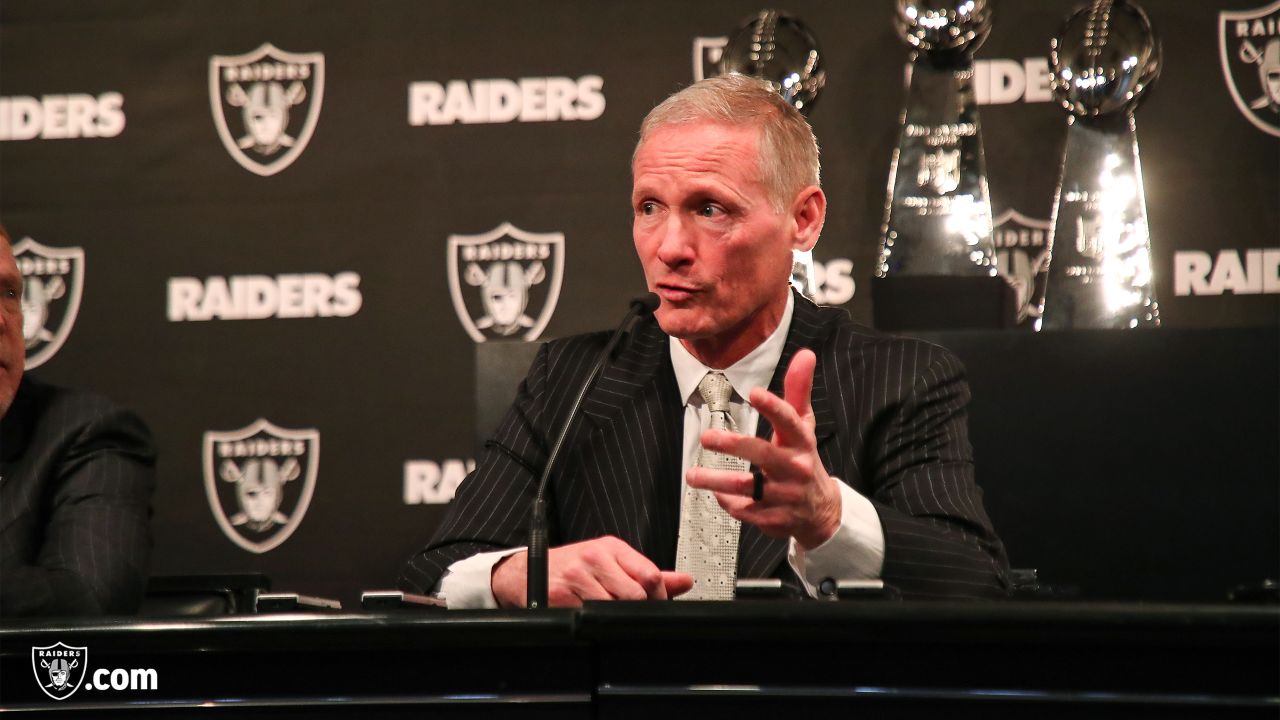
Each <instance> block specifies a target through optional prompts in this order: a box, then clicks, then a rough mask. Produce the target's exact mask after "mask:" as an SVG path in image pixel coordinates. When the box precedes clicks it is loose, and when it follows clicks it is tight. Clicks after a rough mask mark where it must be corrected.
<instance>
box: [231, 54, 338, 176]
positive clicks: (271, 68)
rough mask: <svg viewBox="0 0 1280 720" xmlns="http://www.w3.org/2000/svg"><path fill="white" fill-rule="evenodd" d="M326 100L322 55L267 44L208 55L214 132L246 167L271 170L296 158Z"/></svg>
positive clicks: (261, 172)
mask: <svg viewBox="0 0 1280 720" xmlns="http://www.w3.org/2000/svg"><path fill="white" fill-rule="evenodd" d="M323 101H324V54H323V53H318V52H313V53H291V52H285V51H283V50H281V49H279V48H277V47H276V46H274V45H272V44H271V43H264V44H263V45H262V46H260V47H258V48H257V49H256V50H253V51H251V52H248V53H245V54H243V55H214V56H213V57H211V58H210V59H209V103H210V106H211V107H212V109H213V123H214V125H215V126H216V127H217V129H218V136H219V137H220V138H222V144H223V146H225V147H226V149H227V152H229V153H231V157H232V158H234V159H235V161H236V162H238V163H240V165H241V167H243V168H244V169H246V170H248V171H250V172H253V173H256V174H258V175H262V176H264V177H265V176H268V175H275V174H276V173H278V172H280V171H281V170H284V169H285V168H287V167H289V165H291V164H292V163H293V161H294V160H297V159H298V156H299V155H301V154H302V151H303V150H304V149H306V147H307V143H308V142H310V141H311V135H312V133H314V132H315V129H316V121H317V119H318V118H319V117H320V105H321V104H322V103H323Z"/></svg>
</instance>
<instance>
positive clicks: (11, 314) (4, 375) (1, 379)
mask: <svg viewBox="0 0 1280 720" xmlns="http://www.w3.org/2000/svg"><path fill="white" fill-rule="evenodd" d="M25 362H26V345H25V344H24V343H23V340H22V274H21V273H19V272H18V263H17V261H16V260H14V258H13V247H12V246H11V245H10V244H9V239H8V238H6V237H4V236H3V235H0V417H3V416H4V414H5V413H6V412H8V411H9V405H10V404H12V403H13V396H14V394H16V393H17V392H18V383H19V382H21V380H22V369H23V365H24V363H25Z"/></svg>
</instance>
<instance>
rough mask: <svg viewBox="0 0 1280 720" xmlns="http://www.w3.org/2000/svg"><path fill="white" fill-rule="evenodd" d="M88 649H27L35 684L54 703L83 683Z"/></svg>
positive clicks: (56, 646) (57, 646)
mask: <svg viewBox="0 0 1280 720" xmlns="http://www.w3.org/2000/svg"><path fill="white" fill-rule="evenodd" d="M88 662H89V649H88V648H86V647H74V646H71V645H67V644H65V643H61V642H59V643H55V644H53V645H45V646H43V647H40V646H35V647H32V648H31V670H32V672H34V673H35V675H36V684H38V685H39V686H40V689H41V690H43V691H44V694H45V695H48V696H49V697H51V698H53V699H54V700H66V699H67V698H69V697H71V695H72V693H74V692H75V691H76V690H79V689H80V683H81V682H83V681H84V676H85V670H86V669H87V668H86V665H87V664H88Z"/></svg>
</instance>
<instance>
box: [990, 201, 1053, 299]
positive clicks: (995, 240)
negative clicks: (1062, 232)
mask: <svg viewBox="0 0 1280 720" xmlns="http://www.w3.org/2000/svg"><path fill="white" fill-rule="evenodd" d="M992 226H993V228H992V233H991V239H992V245H994V247H995V251H996V267H997V268H999V269H1000V274H1001V275H1003V276H1004V277H1005V279H1006V280H1008V281H1009V284H1010V285H1012V286H1013V289H1014V290H1015V291H1017V293H1018V322H1019V323H1024V322H1029V321H1034V320H1035V319H1037V318H1039V317H1040V314H1041V310H1042V308H1043V307H1044V290H1045V286H1046V284H1047V283H1048V279H1049V240H1048V239H1049V230H1050V229H1051V228H1052V227H1053V226H1052V225H1051V224H1050V223H1049V221H1048V220H1037V219H1035V218H1029V217H1027V216H1026V215H1023V214H1022V213H1020V212H1018V211H1017V210H1014V209H1013V208H1010V209H1008V210H1005V211H1004V212H1003V213H1001V214H1000V215H999V216H997V217H996V218H995V220H993V221H992Z"/></svg>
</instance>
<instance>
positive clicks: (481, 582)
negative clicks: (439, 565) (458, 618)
mask: <svg viewBox="0 0 1280 720" xmlns="http://www.w3.org/2000/svg"><path fill="white" fill-rule="evenodd" d="M525 549H526V548H523V547H517V548H508V549H506V550H495V551H493V552H483V553H476V554H475V555H472V556H471V557H467V558H463V559H461V560H459V561H457V562H455V563H454V564H452V565H450V566H449V569H448V570H446V571H445V573H444V577H442V578H440V584H439V585H437V586H436V591H435V593H434V594H435V596H436V597H437V598H439V599H441V600H443V601H444V602H445V605H446V606H447V607H448V608H449V609H450V610H493V609H494V608H497V607H498V601H497V599H495V598H494V597H493V566H494V565H497V564H498V561H499V560H501V559H502V558H504V557H507V556H508V555H514V554H516V553H518V552H523V551H524V550H525Z"/></svg>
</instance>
